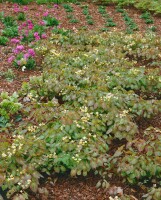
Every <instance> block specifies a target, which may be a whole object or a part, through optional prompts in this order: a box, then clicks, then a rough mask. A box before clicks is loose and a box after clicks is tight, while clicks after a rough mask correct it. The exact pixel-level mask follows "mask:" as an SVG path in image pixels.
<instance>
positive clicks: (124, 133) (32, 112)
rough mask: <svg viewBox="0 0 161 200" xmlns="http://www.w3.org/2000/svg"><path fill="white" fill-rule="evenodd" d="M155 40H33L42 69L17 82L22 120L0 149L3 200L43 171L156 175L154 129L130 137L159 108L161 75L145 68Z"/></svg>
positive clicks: (112, 36)
mask: <svg viewBox="0 0 161 200" xmlns="http://www.w3.org/2000/svg"><path fill="white" fill-rule="evenodd" d="M160 41H161V38H160V37H159V36H155V35H154V34H151V33H149V34H147V35H145V36H144V37H143V35H141V34H138V33H137V34H133V35H126V34H124V33H118V32H109V33H100V34H95V33H84V32H81V31H80V32H78V33H77V34H75V33H71V32H69V31H65V30H60V29H57V28H55V29H54V30H53V35H52V36H51V38H50V39H49V40H46V41H45V42H44V43H42V44H41V45H40V44H37V46H36V48H35V50H34V52H35V51H36V53H37V55H39V56H43V57H44V59H43V62H42V66H43V73H42V74H41V75H40V76H38V77H32V78H31V79H30V81H29V83H24V84H23V85H22V88H21V90H20V91H19V96H20V98H19V100H20V101H21V104H22V105H23V107H20V110H19V111H20V112H21V115H22V121H21V122H20V123H19V124H18V126H17V128H16V129H15V130H14V133H13V140H12V142H5V143H3V144H2V145H1V146H0V151H1V154H0V169H1V170H0V183H1V186H2V188H3V189H8V193H7V196H8V198H11V197H13V198H15V199H16V198H17V199H22V197H23V198H24V199H27V192H26V190H27V189H28V188H30V189H31V190H32V191H33V192H38V187H39V179H40V177H41V176H42V175H41V174H42V173H43V172H45V173H48V174H50V173H51V172H53V171H54V172H56V173H63V172H65V171H68V170H70V173H71V175H72V176H77V175H84V176H86V175H87V174H88V172H89V171H90V170H97V171H99V173H100V174H101V175H102V176H103V178H106V176H105V177H104V175H105V173H106V175H107V174H108V173H109V172H110V173H117V174H118V175H119V176H122V177H124V179H125V180H126V181H129V182H130V183H132V184H135V183H139V182H141V181H143V184H144V183H145V182H146V181H147V180H148V181H149V182H152V180H154V177H155V178H156V181H157V180H158V179H159V178H160V173H159V172H160V167H159V166H158V163H159V157H160V143H159V142H160V137H159V134H158V135H157V133H160V129H154V128H150V129H147V130H146V131H145V132H144V135H143V136H142V137H143V138H142V140H141V139H140V138H136V136H138V133H139V129H138V126H137V120H138V119H140V118H150V117H151V116H153V115H157V114H158V113H159V112H160V111H161V100H160V95H161V91H160V88H161V77H160V74H159V73H158V70H159V69H157V67H155V68H152V67H151V64H152V63H153V65H154V63H156V62H157V63H159V62H160V60H161V56H160V53H159V52H160ZM69 46H70V47H71V48H69ZM21 50H22V48H20V50H19V48H18V53H22V52H19V51H21ZM150 52H153V53H150ZM28 53H29V52H28ZM141 59H144V61H146V62H147V65H146V66H143V65H142V64H140V63H139V62H140V60H141ZM116 140H117V141H118V144H119V146H118V148H116V149H114V151H112V148H113V143H114V141H116ZM119 142H120V143H119ZM122 142H124V144H123V145H122ZM142 144H143V145H142ZM129 154H130V155H129ZM140 154H141V155H140ZM155 156H156V157H157V158H156V157H155ZM140 157H141V158H142V159H141V160H140ZM102 167H103V168H102ZM138 169H139V170H138ZM101 170H102V173H101ZM104 185H105V184H104ZM158 187H159V183H158Z"/></svg>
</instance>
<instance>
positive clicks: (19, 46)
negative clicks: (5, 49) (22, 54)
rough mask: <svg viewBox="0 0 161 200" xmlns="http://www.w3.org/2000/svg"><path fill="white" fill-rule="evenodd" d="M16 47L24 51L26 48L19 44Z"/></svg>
mask: <svg viewBox="0 0 161 200" xmlns="http://www.w3.org/2000/svg"><path fill="white" fill-rule="evenodd" d="M16 49H17V50H19V51H23V50H24V46H23V45H18V46H17V47H16Z"/></svg>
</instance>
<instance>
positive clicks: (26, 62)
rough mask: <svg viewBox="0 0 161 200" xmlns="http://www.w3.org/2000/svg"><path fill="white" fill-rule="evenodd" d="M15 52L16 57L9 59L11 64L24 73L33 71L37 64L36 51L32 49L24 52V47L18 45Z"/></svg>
mask: <svg viewBox="0 0 161 200" xmlns="http://www.w3.org/2000/svg"><path fill="white" fill-rule="evenodd" d="M13 52H14V53H15V54H16V55H14V56H11V57H9V58H8V62H9V63H13V65H14V66H15V67H17V68H20V67H21V68H22V71H24V69H33V68H34V67H35V65H36V62H35V51H34V49H32V48H30V49H28V50H24V46H23V45H18V46H17V47H16V48H15V49H14V51H13Z"/></svg>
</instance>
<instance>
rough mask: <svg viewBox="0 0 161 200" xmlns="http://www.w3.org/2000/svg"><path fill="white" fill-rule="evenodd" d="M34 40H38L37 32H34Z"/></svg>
mask: <svg viewBox="0 0 161 200" xmlns="http://www.w3.org/2000/svg"><path fill="white" fill-rule="evenodd" d="M34 37H35V40H40V36H39V33H38V32H35V33H34Z"/></svg>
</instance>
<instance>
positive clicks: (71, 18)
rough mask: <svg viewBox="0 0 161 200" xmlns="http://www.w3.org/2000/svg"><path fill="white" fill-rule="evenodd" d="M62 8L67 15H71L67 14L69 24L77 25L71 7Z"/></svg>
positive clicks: (77, 21) (65, 5)
mask: <svg viewBox="0 0 161 200" xmlns="http://www.w3.org/2000/svg"><path fill="white" fill-rule="evenodd" d="M63 7H64V9H65V11H66V12H67V13H71V14H67V18H68V19H69V22H70V23H72V24H76V23H79V20H78V19H77V18H76V17H75V16H74V15H73V8H72V6H71V5H69V4H64V5H63Z"/></svg>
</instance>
